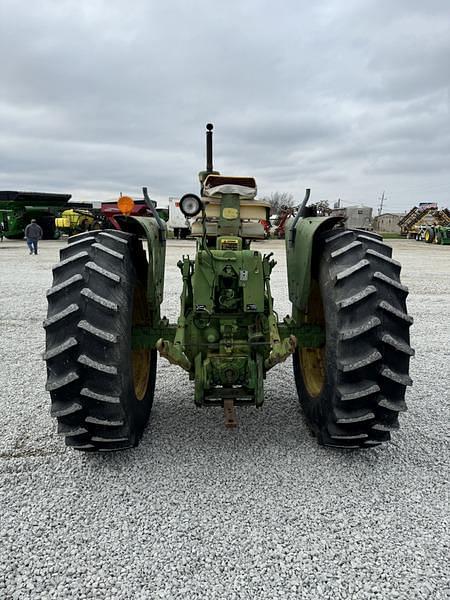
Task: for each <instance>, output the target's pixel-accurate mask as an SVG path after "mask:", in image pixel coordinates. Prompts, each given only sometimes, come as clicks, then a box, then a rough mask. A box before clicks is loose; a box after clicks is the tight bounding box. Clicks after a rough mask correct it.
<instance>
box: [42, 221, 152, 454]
mask: <svg viewBox="0 0 450 600" xmlns="http://www.w3.org/2000/svg"><path fill="white" fill-rule="evenodd" d="M146 280H147V259H146V256H145V252H144V250H143V248H142V244H141V242H140V241H139V239H138V238H137V236H135V235H132V234H129V233H125V232H122V231H116V230H108V231H92V232H86V233H81V234H79V235H75V236H73V237H71V238H69V243H68V245H67V246H66V247H65V248H63V249H62V250H61V261H60V262H59V263H58V264H57V265H56V266H55V267H54V268H53V286H52V287H51V288H50V289H49V290H48V292H47V299H48V315H47V319H46V320H45V321H44V327H45V329H46V352H45V355H44V358H45V360H46V362H47V390H48V391H49V392H50V396H51V401H52V406H51V415H52V416H53V417H56V419H57V421H58V433H60V434H61V435H63V436H64V437H65V441H66V445H67V446H70V447H72V448H75V449H77V450H86V451H96V450H118V449H123V448H129V447H131V446H136V445H137V444H138V442H139V439H140V437H141V435H142V432H143V430H144V428H145V426H146V424H147V421H148V418H149V415H150V410H151V406H152V401H153V393H154V387H155V376H156V352H155V351H154V350H147V349H144V350H133V349H132V344H131V331H132V327H133V326H135V325H143V326H146V325H147V326H148V325H149V323H150V321H149V314H148V308H147V302H146V286H147V281H146Z"/></svg>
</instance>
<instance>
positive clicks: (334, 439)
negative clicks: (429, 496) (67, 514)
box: [44, 124, 414, 451]
mask: <svg viewBox="0 0 450 600" xmlns="http://www.w3.org/2000/svg"><path fill="white" fill-rule="evenodd" d="M212 129H213V126H212V125H211V124H208V125H207V132H206V139H207V161H206V170H205V171H202V172H200V174H199V179H200V188H201V192H200V195H199V196H197V195H195V194H186V195H185V196H183V198H182V199H181V201H180V207H181V209H182V211H183V213H184V214H185V215H186V216H187V217H188V218H190V219H192V220H194V222H193V225H192V235H193V236H194V237H195V238H196V239H197V250H196V254H195V258H191V257H189V256H183V257H182V258H181V259H180V261H179V262H178V267H179V269H180V273H181V277H182V281H183V288H182V293H181V306H180V315H179V318H178V321H177V323H170V322H169V321H168V320H167V319H166V318H165V317H164V318H162V317H161V314H160V304H161V302H162V299H163V284H164V261H165V249H166V225H165V223H163V222H162V221H161V219H160V217H159V215H158V214H157V212H156V210H155V208H154V206H153V204H152V202H151V201H150V200H149V198H148V194H147V189H146V188H144V197H145V199H146V202H147V205H148V208H149V209H150V211H151V213H152V215H153V216H152V217H147V216H141V217H139V216H132V215H131V214H130V213H131V212H132V209H133V201H132V200H131V198H128V197H125V196H124V197H122V198H121V199H120V200H119V208H120V210H121V211H122V213H123V216H122V217H121V218H119V221H120V225H121V230H106V231H89V232H85V233H81V234H79V235H76V236H73V237H71V238H70V239H69V241H68V245H67V246H66V247H65V248H63V249H62V250H61V261H60V262H59V263H58V264H57V265H56V266H55V267H54V269H53V285H52V287H51V288H50V289H49V290H48V292H47V297H48V316H47V319H46V320H45V322H44V327H45V330H46V352H45V360H46V362H47V373H48V379H47V390H48V391H49V392H50V396H51V400H52V406H51V414H52V415H53V416H54V417H55V418H56V419H57V421H58V432H59V433H60V434H62V435H63V436H64V437H65V440H66V444H67V445H68V446H70V447H72V448H75V449H77V450H85V451H98V450H100V451H107V450H118V449H123V448H129V447H132V446H136V445H137V444H138V442H139V439H140V437H141V435H142V432H143V430H144V428H145V426H146V424H147V422H148V419H149V415H150V410H151V407H152V402H153V394H154V388H155V378H156V362H157V354H158V353H159V354H160V355H161V356H162V357H164V358H165V359H167V360H168V361H170V362H171V363H173V364H176V365H178V366H179V367H181V368H182V369H184V370H185V371H186V372H187V374H188V375H189V378H190V379H191V380H192V381H193V382H194V402H195V404H196V405H197V406H202V407H208V406H223V408H224V411H225V424H226V425H227V426H230V427H232V426H235V425H236V413H235V406H236V405H241V406H247V405H248V406H257V407H260V406H262V404H263V402H264V380H265V378H266V374H267V372H268V371H270V369H272V368H274V367H276V365H277V364H278V363H281V362H283V361H285V360H286V359H288V358H290V359H291V360H293V366H294V378H295V383H296V386H297V391H298V395H299V398H300V402H301V404H302V406H303V409H304V413H305V416H306V419H307V422H308V423H309V425H310V427H311V429H312V431H313V432H314V433H315V435H316V436H317V440H318V442H319V443H321V444H324V445H327V446H337V447H343V448H367V447H372V446H377V445H379V444H381V443H382V442H385V441H387V440H389V439H390V435H391V431H392V430H394V429H397V428H398V414H399V413H400V412H402V411H404V410H406V405H405V399H404V398H405V390H406V386H408V385H410V384H411V379H410V377H409V375H408V371H409V360H410V357H411V356H412V355H413V353H414V352H413V350H412V348H411V347H410V345H409V327H410V325H411V323H412V318H411V317H410V316H409V315H408V314H407V309H406V296H407V293H408V291H407V288H406V287H405V286H404V285H402V283H401V282H400V277H399V276H400V264H399V263H398V262H397V261H396V260H394V259H392V257H391V253H392V251H391V248H390V247H389V246H386V245H385V244H383V242H382V239H381V237H380V236H378V235H376V234H374V233H371V232H367V231H359V230H350V229H347V228H346V227H345V223H344V220H343V219H342V218H341V217H317V216H315V214H314V210H313V209H310V208H308V206H307V202H308V198H309V190H307V193H306V196H305V199H304V200H303V202H302V203H301V205H300V206H299V208H298V211H297V214H296V216H295V217H294V218H292V219H290V220H289V221H288V224H287V228H286V252H287V265H288V285H289V299H290V301H291V302H292V315H291V316H290V317H286V318H285V319H284V320H283V321H281V322H280V321H279V320H278V318H277V314H276V312H275V310H274V306H273V298H272V293H271V287H270V278H271V273H272V270H273V269H274V268H275V266H276V262H275V261H274V260H273V258H272V255H271V254H268V255H264V254H261V253H260V252H259V251H258V250H255V249H254V248H253V247H252V242H253V241H254V240H263V239H264V229H263V226H262V225H261V223H260V221H261V220H264V219H266V218H267V213H268V210H269V207H268V206H267V204H266V203H264V202H261V201H257V200H256V198H255V196H256V184H255V180H254V179H253V178H252V177H227V176H223V175H221V174H220V173H218V172H217V171H214V169H213V160H212ZM144 245H146V249H144Z"/></svg>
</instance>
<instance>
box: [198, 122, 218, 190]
mask: <svg viewBox="0 0 450 600" xmlns="http://www.w3.org/2000/svg"><path fill="white" fill-rule="evenodd" d="M213 129H214V125H213V124H212V123H207V124H206V169H205V170H204V171H200V173H199V174H198V178H199V180H200V186H201V187H200V192H201V194H203V184H204V182H205V179H206V178H207V177H208V175H211V173H213V174H214V175H220V173H219V171H214V167H213V145H212V144H213V142H212V138H213V133H212V132H213Z"/></svg>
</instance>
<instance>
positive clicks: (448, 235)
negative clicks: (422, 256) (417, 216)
mask: <svg viewBox="0 0 450 600" xmlns="http://www.w3.org/2000/svg"><path fill="white" fill-rule="evenodd" d="M423 239H424V241H425V242H426V243H427V244H433V243H434V244H443V245H444V244H445V245H447V244H450V225H449V226H444V225H428V226H427V227H426V228H425V231H424V233H423Z"/></svg>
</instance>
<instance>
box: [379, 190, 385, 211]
mask: <svg viewBox="0 0 450 600" xmlns="http://www.w3.org/2000/svg"><path fill="white" fill-rule="evenodd" d="M385 200H386V197H385V195H384V192H383V194H382V195H381V198H380V206H379V207H378V216H380V215H381V213H382V211H383V204H384V201H385Z"/></svg>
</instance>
